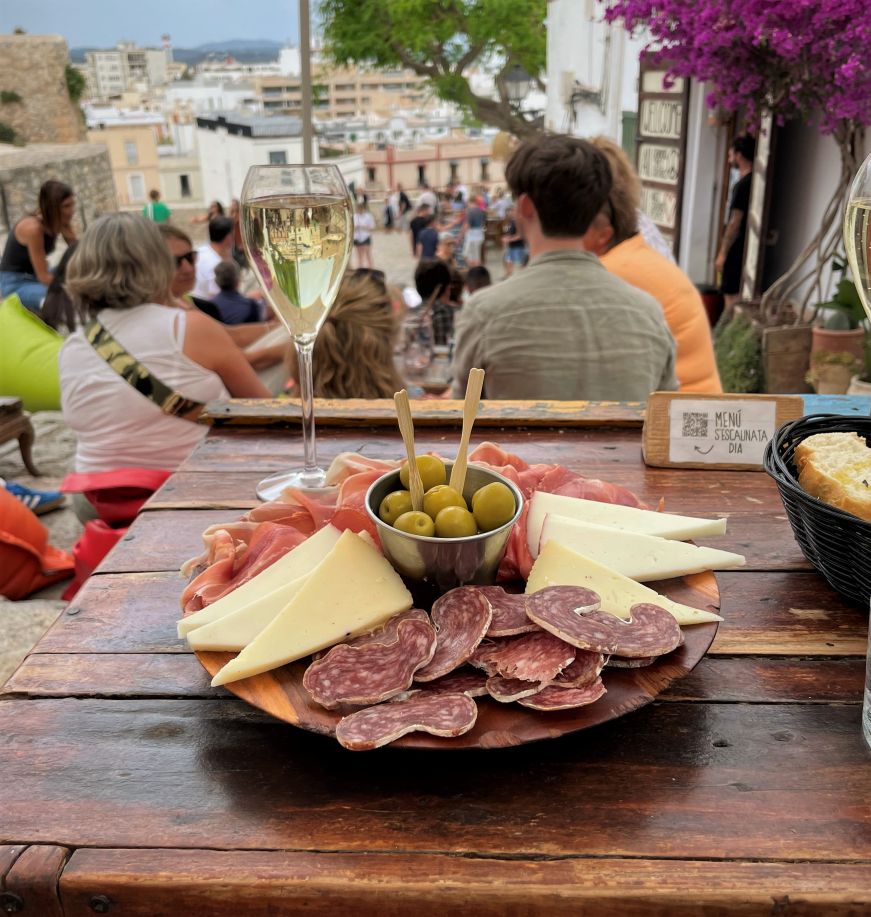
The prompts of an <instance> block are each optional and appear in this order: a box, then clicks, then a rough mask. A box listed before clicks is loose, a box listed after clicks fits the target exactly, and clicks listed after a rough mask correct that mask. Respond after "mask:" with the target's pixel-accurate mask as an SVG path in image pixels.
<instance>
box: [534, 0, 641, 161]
mask: <svg viewBox="0 0 871 917" xmlns="http://www.w3.org/2000/svg"><path fill="white" fill-rule="evenodd" d="M601 18H602V14H601V9H600V8H599V7H598V6H597V4H596V3H595V2H594V0H551V2H550V3H548V6H547V107H546V109H545V125H546V127H547V128H548V129H549V130H554V131H560V132H562V133H570V134H574V135H575V136H583V137H592V136H595V135H597V134H605V135H607V136H609V137H612V138H613V139H614V140H616V141H617V142H618V143H619V142H620V141H621V139H622V136H621V135H622V120H621V117H622V112H623V111H624V110H628V111H635V110H636V109H637V108H638V59H639V55H640V52H641V48H642V47H643V45H644V42H642V41H640V40H638V39H635V38H632V37H631V36H629V35H628V34H627V33H626V31H625V30H624V29H623V27H622V26H620V25H619V24H614V25H609V24H607V23H604V22H602V21H600V20H601ZM575 83H578V84H580V87H576V86H575ZM577 88H581V89H585V90H587V91H589V92H593V93H598V94H599V99H597V100H580V101H576V102H575V103H574V114H572V105H571V103H570V96H571V93H572V91H573V89H577Z"/></svg>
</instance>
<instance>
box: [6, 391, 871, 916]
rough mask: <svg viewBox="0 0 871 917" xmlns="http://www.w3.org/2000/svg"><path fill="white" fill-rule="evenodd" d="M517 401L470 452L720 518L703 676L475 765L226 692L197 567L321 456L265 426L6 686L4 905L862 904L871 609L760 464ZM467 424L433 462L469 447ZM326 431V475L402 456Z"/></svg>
mask: <svg viewBox="0 0 871 917" xmlns="http://www.w3.org/2000/svg"><path fill="white" fill-rule="evenodd" d="M362 409H365V406H362ZM372 410H373V411H374V416H376V417H383V416H384V414H382V413H379V412H381V406H377V408H376V407H373V408H372ZM437 410H440V408H438V409H437ZM523 410H525V411H526V412H527V413H530V414H531V415H534V416H533V417H532V418H531V423H530V425H518V424H520V423H521V422H522V420H523ZM523 410H521V409H517V410H514V411H513V413H512V416H511V417H510V418H508V417H506V419H505V423H506V424H508V426H506V427H504V428H499V427H498V425H496V420H495V419H493V420H492V422H493V424H494V426H493V427H492V429H489V430H481V431H479V432H478V434H477V435H476V437H475V439H476V440H477V441H480V440H482V439H484V438H490V439H492V440H494V441H496V442H499V443H500V444H502V445H504V446H505V447H506V448H508V449H510V450H511V451H513V452H516V453H518V454H519V455H521V456H522V457H523V458H525V459H527V460H528V461H530V462H535V461H546V462H560V463H562V464H564V465H566V466H568V467H570V468H573V469H576V470H578V471H581V472H583V473H584V474H587V475H589V476H592V477H601V478H603V479H606V480H609V481H613V482H615V483H619V484H622V485H624V486H626V487H629V488H631V489H632V490H633V491H635V492H636V493H637V494H638V495H639V496H640V497H641V498H642V499H644V500H646V501H648V502H649V503H651V504H657V503H658V502H659V500H660V498H664V499H665V507H666V508H667V509H669V510H673V511H675V512H686V513H690V514H698V515H707V514H710V515H725V516H727V517H728V519H729V530H728V533H727V534H726V535H725V536H723V537H721V538H716V539H714V538H712V539H706V542H705V543H707V544H711V545H712V546H719V547H723V548H726V549H729V550H735V551H740V552H742V553H744V554H746V555H747V566H746V567H745V568H743V569H741V570H737V571H730V572H728V573H723V574H718V575H717V582H718V585H719V589H720V593H721V603H722V609H721V610H722V614H723V617H724V618H725V622H724V623H723V624H722V625H721V627H720V630H719V633H718V635H717V638H716V640H715V642H714V644H713V646H712V648H711V651H710V653H709V655H708V656H707V657H706V658H705V659H703V660H702V662H701V663H700V664H699V665H698V666H697V668H696V669H695V670H694V671H693V672H692V673H691V674H690V675H689V676H688V677H687V678H685V679H683V680H682V681H679V682H677V683H675V684H674V685H672V687H671V688H670V689H669V690H668V691H667V693H666V694H664V695H661V696H660V698H659V699H658V700H657V701H656V702H655V703H653V704H651V705H649V706H647V707H645V708H644V709H642V710H640V711H637V712H635V713H632V714H629V715H626V716H623V717H621V718H619V719H617V720H615V721H613V722H611V723H608V724H605V725H602V726H599V727H596V728H594V729H590V730H586V731H583V732H579V733H575V734H571V735H567V736H564V737H562V738H560V739H557V740H554V741H550V742H542V743H538V744H534V745H527V746H521V747H517V748H510V749H502V750H489V751H484V750H480V751H479V750H473V751H463V752H456V753H453V752H443V753H441V752H438V753H437V752H432V751H429V752H425V751H412V750H403V749H390V748H386V749H382V750H380V751H378V752H374V753H370V754H354V753H350V752H346V751H344V750H343V749H342V748H340V747H339V746H338V745H337V744H336V743H335V742H334V741H333V740H331V739H328V738H325V737H323V736H318V735H314V734H310V733H307V732H304V731H301V730H298V729H295V728H294V727H292V726H289V725H286V724H284V723H281V722H278V721H276V720H273V719H271V718H270V717H268V716H267V715H265V714H262V713H260V712H258V711H257V710H255V709H253V708H251V707H249V706H246V705H245V704H244V703H242V702H241V701H238V700H236V699H235V698H233V697H232V696H230V695H229V694H228V693H227V692H226V691H224V690H223V689H220V688H218V689H212V688H210V687H209V679H208V676H207V675H206V673H205V671H204V670H203V669H202V667H201V666H200V665H199V663H198V662H197V660H196V658H195V657H194V656H193V655H192V654H191V653H190V652H189V651H188V650H187V648H186V646H185V645H184V644H183V643H182V642H181V641H179V640H178V639H177V638H176V633H175V620H176V618H177V617H178V614H179V611H178V598H179V594H180V591H181V588H182V585H183V582H182V580H181V579H180V578H179V575H178V572H177V570H178V566H179V564H180V562H181V561H183V560H184V559H186V558H187V557H189V556H191V555H193V554H195V553H198V550H199V546H200V540H199V535H200V532H201V531H202V529H203V528H205V526H206V525H208V524H210V523H212V522H218V521H228V520H231V519H233V518H235V517H236V516H237V515H238V514H239V513H240V512H241V511H242V510H244V509H246V508H248V507H251V506H253V505H254V504H255V502H256V501H255V498H254V486H255V484H256V482H257V481H258V480H259V479H260V478H262V477H263V476H264V475H265V474H267V473H271V472H274V471H278V470H282V469H284V468H286V467H288V466H289V465H291V464H293V463H301V460H302V451H301V443H300V440H299V435H298V432H295V431H294V430H292V429H291V430H282V429H266V428H265V427H257V426H255V425H253V421H252V415H251V412H250V411H249V412H248V416H247V417H246V420H245V424H244V425H242V426H238V427H237V426H233V425H232V423H230V425H223V426H219V427H217V428H216V429H215V430H213V431H212V432H211V434H210V435H209V437H208V438H207V439H206V440H205V441H204V442H203V443H202V445H201V446H199V447H198V448H197V449H196V450H195V452H194V453H193V454H192V455H191V456H190V458H189V459H188V460H187V461H186V462H185V463H184V465H183V466H182V468H181V469H180V470H179V471H178V473H177V474H175V475H174V476H173V477H172V478H171V479H170V480H169V481H168V482H167V483H166V485H165V486H164V487H163V488H162V489H161V491H160V492H159V493H158V494H156V495H155V497H154V498H153V499H152V500H151V501H150V503H149V504H148V505H147V506H146V508H145V510H144V511H143V513H142V515H141V517H140V518H139V520H138V521H137V522H136V523H135V525H134V526H133V527H132V528H131V530H130V531H129V533H128V534H127V536H126V537H125V538H124V540H123V541H122V542H120V543H119V545H118V546H117V548H116V549H115V550H114V551H113V552H112V553H111V555H110V556H109V557H107V558H106V560H105V562H104V563H103V565H102V566H101V567H100V569H99V570H98V572H97V573H96V574H95V575H94V576H93V577H92V578H91V580H90V581H89V582H88V583H87V584H86V585H85V587H84V588H83V589H82V590H81V592H80V593H79V595H78V596H77V598H76V599H75V601H74V603H73V604H72V605H71V606H70V607H69V608H68V609H67V610H66V611H65V612H64V613H63V614H62V615H61V616H60V618H59V620H58V621H57V623H56V624H55V625H54V626H53V627H52V628H51V629H50V630H49V632H48V633H47V634H46V635H45V637H44V638H43V639H42V640H41V641H40V643H39V644H38V645H37V646H36V647H35V649H34V650H33V652H32V653H31V654H30V655H29V656H28V658H27V659H26V660H25V662H24V663H23V664H22V666H21V667H20V668H19V670H18V671H17V672H16V673H15V675H13V677H12V678H11V680H10V681H9V682H8V684H7V685H6V688H5V691H6V693H5V694H4V696H3V697H2V698H0V737H2V738H0V775H2V776H0V891H2V897H0V907H2V908H4V909H5V910H7V911H9V912H15V910H16V909H17V910H24V909H25V908H26V911H24V912H26V913H33V914H39V915H43V914H44V915H49V917H53V915H64V917H78V915H91V914H94V913H117V914H119V915H125V917H129V915H134V917H139V915H142V917H144V915H150V917H151V915H159V914H185V913H187V914H196V915H207V917H208V915H217V914H227V913H232V914H234V915H245V917H248V915H264V917H265V915H267V914H269V915H276V914H295V913H302V912H305V913H306V914H323V915H338V914H346V913H354V914H370V913H371V914H378V915H381V917H390V915H396V914H410V913H413V914H415V915H420V917H424V915H436V914H438V915H441V914H443V913H444V912H446V911H448V912H455V913H469V914H475V915H483V917H488V915H501V914H507V913H511V914H521V913H522V914H533V913H534V914H547V915H562V914H565V915H577V914H581V913H583V914H595V915H614V917H616V915H620V917H623V915H630V917H632V915H642V914H643V915H663V917H665V915H669V917H671V915H689V914H705V915H713V914H763V913H764V914H769V913H772V914H802V915H804V914H819V915H826V917H829V915H848V914H850V915H858V914H871V767H869V763H871V759H869V756H868V754H867V753H866V752H865V750H864V747H863V744H862V741H861V738H860V731H859V729H860V727H859V721H860V711H861V694H862V683H863V675H864V668H865V647H866V639H867V636H866V634H867V626H868V620H867V611H866V612H864V613H863V611H862V610H861V609H858V608H854V607H851V606H850V605H848V604H846V603H845V602H844V601H843V600H842V599H840V598H839V597H838V596H837V595H836V594H835V593H834V592H833V591H832V590H831V589H830V588H829V587H828V586H827V585H826V583H825V582H824V580H823V579H822V578H821V577H820V576H818V575H817V574H816V573H815V572H813V570H812V569H811V568H810V566H809V564H808V563H807V561H806V560H805V559H804V557H803V556H802V554H801V552H800V551H799V549H798V547H797V545H796V543H795V541H794V539H793V536H792V533H791V531H790V528H789V524H788V522H787V519H786V516H785V514H784V512H783V507H782V505H781V503H780V499H779V497H778V494H777V491H776V488H775V487H774V485H773V483H772V482H771V481H770V480H769V479H768V477H767V476H766V475H765V474H763V473H761V472H734V471H731V472H730V471H720V470H718V471H705V470H694V471H685V470H673V469H657V468H647V467H645V466H644V464H643V463H642V461H641V455H640V441H641V431H640V426H639V422H638V421H639V419H640V415H639V412H638V410H637V407H632V408H629V409H628V410H627V411H625V412H623V414H622V416H623V421H622V422H621V421H620V416H621V411H620V410H619V409H615V408H614V406H607V407H606V408H603V409H602V410H601V411H600V410H599V409H598V408H597V406H595V405H593V406H586V408H585V411H586V423H585V424H581V425H576V424H575V423H573V422H572V421H571V419H570V420H568V421H566V423H564V424H563V425H561V426H548V425H547V423H546V420H547V417H546V415H547V412H548V410H549V409H548V407H547V406H546V405H545V406H537V407H533V406H526V407H525V408H524V409H523ZM230 413H231V414H232V412H230ZM243 413H245V412H243ZM566 413H567V412H566V410H565V406H561V408H560V410H559V411H558V412H557V411H555V412H554V415H553V416H554V417H555V418H557V422H558V423H563V420H565V417H566ZM223 416H224V417H225V419H226V418H227V412H226V411H225V412H224V413H223ZM441 416H443V415H439V417H441ZM560 418H562V419H560ZM597 418H604V420H603V421H600V420H597ZM285 419H286V418H285ZM449 419H450V418H446V419H445V420H442V421H441V423H442V425H441V426H439V425H438V419H436V421H435V422H434V425H433V426H427V427H422V428H420V429H419V430H418V448H419V449H420V450H430V449H432V450H436V451H442V452H444V453H446V454H450V453H451V452H452V450H453V449H454V448H455V443H456V441H457V436H458V434H457V430H456V428H455V427H451V426H448V425H447V424H448V423H449ZM379 422H380V421H379ZM569 424H571V425H569ZM602 424H604V425H602ZM291 426H292V424H291ZM319 444H320V454H321V457H322V459H323V460H326V461H328V460H329V459H330V458H331V457H332V456H334V455H336V454H337V453H339V452H341V451H345V450H353V451H360V452H363V453H364V454H366V455H368V456H373V457H385V458H387V457H389V458H393V457H396V456H397V455H398V454H399V452H400V445H399V439H398V434H397V432H396V431H395V428H394V427H392V426H387V425H385V426H372V425H371V424H370V425H368V426H367V425H366V424H365V423H362V422H361V420H360V417H359V415H358V416H356V417H355V418H354V426H349V425H343V424H342V423H341V422H340V421H337V422H336V423H335V424H326V423H325V424H323V425H322V426H321V427H320V429H319Z"/></svg>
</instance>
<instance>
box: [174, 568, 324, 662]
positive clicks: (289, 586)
mask: <svg viewBox="0 0 871 917" xmlns="http://www.w3.org/2000/svg"><path fill="white" fill-rule="evenodd" d="M315 569H317V568H315ZM307 579H308V576H301V577H300V578H299V579H295V580H292V581H291V582H289V583H286V584H285V585H284V586H279V587H278V589H276V590H274V591H273V592H270V593H268V594H267V595H264V596H263V597H262V598H259V599H255V600H254V601H253V602H251V604H250V605H246V606H245V607H244V608H240V609H239V610H238V611H234V612H232V613H231V614H228V615H224V616H223V617H222V618H218V620H217V621H211V622H210V623H208V624H204V625H203V626H202V627H196V628H194V629H193V630H192V631H188V633H187V635H186V636H187V641H188V644H189V646H190V648H191V649H193V650H220V651H230V650H232V651H234V652H238V651H239V650H243V649H245V647H246V646H248V644H249V643H250V642H251V641H252V640H253V639H254V638H255V637H256V636H257V635H258V634H259V633H260V631H262V630H263V629H264V628H265V627H266V626H267V625H268V624H271V623H272V621H273V619H274V618H275V617H276V615H277V614H278V612H279V611H281V609H282V608H284V606H285V605H287V604H288V603H289V602H290V601H292V600H293V599H294V598H295V597H296V594H297V593H298V592H299V590H300V589H302V587H303V584H304V583H305V581H306V580H307Z"/></svg>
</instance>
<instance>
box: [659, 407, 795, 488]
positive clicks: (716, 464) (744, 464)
mask: <svg viewBox="0 0 871 917" xmlns="http://www.w3.org/2000/svg"><path fill="white" fill-rule="evenodd" d="M804 413H805V411H804V399H803V398H802V397H801V396H800V395H732V394H729V395H702V394H697V393H695V392H654V393H653V394H652V395H651V396H650V397H649V398H648V399H647V412H646V417H645V420H644V430H643V433H642V443H641V451H642V455H643V457H644V462H645V464H647V465H653V466H655V467H658V468H720V469H723V470H725V471H760V470H761V468H762V452H763V451H764V448H765V445H766V444H767V442H768V441H769V440H770V439H771V438H773V436H774V433H775V432H776V430H777V429H778V428H779V427H780V426H781V425H783V424H784V423H786V422H787V421H790V420H797V419H798V418H799V417H803V416H804ZM678 418H680V419H678ZM676 421H677V422H680V423H681V424H682V428H681V429H680V431H679V432H678V430H677V428H675V427H674V423H675V422H676Z"/></svg>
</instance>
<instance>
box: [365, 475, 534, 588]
mask: <svg viewBox="0 0 871 917" xmlns="http://www.w3.org/2000/svg"><path fill="white" fill-rule="evenodd" d="M452 467H453V464H452V463H451V462H446V463H445V469H446V470H447V476H448V480H450V477H451V468H452ZM494 481H499V482H500V483H502V484H504V485H505V486H506V487H507V488H508V489H509V490H510V491H511V493H512V494H513V495H514V515H513V516H512V517H511V519H510V520H509V521H508V522H506V523H505V524H504V525H500V526H499V528H498V529H493V530H492V531H490V532H480V533H479V534H477V535H467V536H466V537H464V538H435V537H429V536H425V535H411V534H409V533H408V532H402V531H400V530H399V529H395V528H393V526H392V525H387V523H386V522H382V520H381V518H380V517H379V515H378V508H379V507H380V506H381V501H382V500H383V499H384V498H385V497H386V496H387V494H389V493H392V492H393V491H394V490H401V489H403V487H402V484H401V482H400V480H399V471H398V470H396V471H388V472H387V474H385V475H382V476H381V477H380V478H378V480H377V481H375V482H374V483H373V484H372V486H371V487H370V488H369V490H368V492H367V493H366V512H367V513H369V516H370V518H371V519H372V521H373V522H374V523H375V527H376V528H377V529H378V535H379V537H380V538H381V546H382V548H383V549H384V556H385V557H386V558H387V559H388V560H389V561H390V563H391V564H393V567H394V568H395V570H396V571H397V572H398V573H399V574H400V575H402V576H404V577H406V578H407V579H410V580H416V581H423V580H426V581H428V582H431V583H434V584H435V585H436V586H438V587H439V588H440V589H443V590H444V589H452V588H453V587H454V586H464V585H466V584H468V583H474V584H475V585H479V586H483V585H489V584H491V583H494V582H495V581H496V572H497V571H498V569H499V564H500V562H501V560H502V557H503V555H504V554H505V547H506V545H507V544H508V536H509V535H510V534H511V529H512V527H513V526H514V523H515V522H517V518H518V516H520V511H521V509H523V495H522V494H521V493H520V491H519V490H518V488H517V487H516V486H515V485H514V484H513V483H512V482H511V481H509V480H508V479H507V478H504V477H502V475H501V474H496V472H495V471H487V470H485V469H484V468H478V467H476V466H474V465H469V467H468V469H467V471H466V483H465V486H464V487H463V496H464V497H465V499H466V502H467V503H468V504H469V506H471V505H472V495H473V494H474V493H475V491H477V490H480V488H482V487H484V486H485V485H487V484H492V483H493V482H494Z"/></svg>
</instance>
